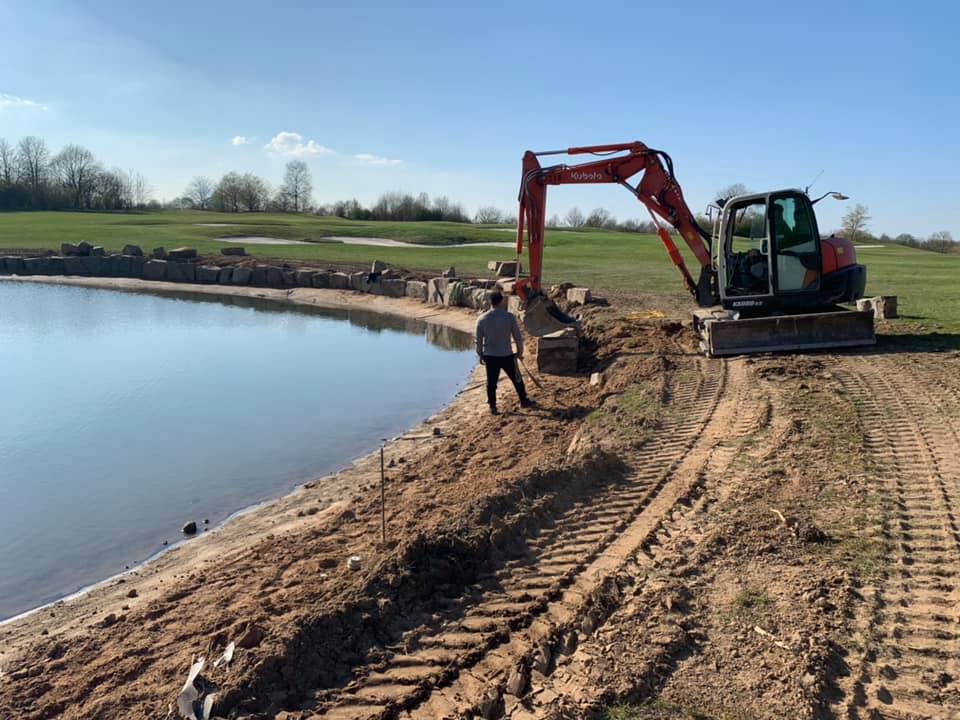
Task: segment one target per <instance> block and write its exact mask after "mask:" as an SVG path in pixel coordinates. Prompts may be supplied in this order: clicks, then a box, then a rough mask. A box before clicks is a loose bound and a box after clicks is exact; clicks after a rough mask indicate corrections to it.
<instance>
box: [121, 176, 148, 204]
mask: <svg viewBox="0 0 960 720" xmlns="http://www.w3.org/2000/svg"><path fill="white" fill-rule="evenodd" d="M127 177H128V178H130V192H131V195H132V196H133V206H134V207H137V208H145V207H146V206H147V203H148V202H150V199H151V197H152V196H153V187H152V186H151V185H150V183H148V182H147V179H146V178H145V177H144V176H143V175H141V174H140V173H138V172H134V171H133V170H131V171H130V172H128V173H127Z"/></svg>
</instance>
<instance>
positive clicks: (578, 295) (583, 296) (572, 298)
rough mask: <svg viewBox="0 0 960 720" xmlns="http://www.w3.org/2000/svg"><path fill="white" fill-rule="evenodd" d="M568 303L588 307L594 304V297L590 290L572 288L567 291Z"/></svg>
mask: <svg viewBox="0 0 960 720" xmlns="http://www.w3.org/2000/svg"><path fill="white" fill-rule="evenodd" d="M567 301H568V302H571V303H573V304H574V305H586V304H587V303H590V302H593V295H592V294H591V293H590V288H585V287H572V288H570V289H569V290H567Z"/></svg>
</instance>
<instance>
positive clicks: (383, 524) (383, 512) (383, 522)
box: [380, 438, 387, 545]
mask: <svg viewBox="0 0 960 720" xmlns="http://www.w3.org/2000/svg"><path fill="white" fill-rule="evenodd" d="M386 442H387V441H386V439H385V438H382V439H381V445H380V540H381V542H382V543H383V544H384V545H386V544H387V491H386V485H387V478H386V470H385V469H384V466H383V449H384V447H386Z"/></svg>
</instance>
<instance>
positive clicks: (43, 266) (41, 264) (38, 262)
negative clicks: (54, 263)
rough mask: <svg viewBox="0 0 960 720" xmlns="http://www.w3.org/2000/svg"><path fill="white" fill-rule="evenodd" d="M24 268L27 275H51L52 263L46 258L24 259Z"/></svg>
mask: <svg viewBox="0 0 960 720" xmlns="http://www.w3.org/2000/svg"><path fill="white" fill-rule="evenodd" d="M23 267H24V270H25V271H26V273H27V275H49V274H50V262H49V261H48V260H47V258H45V257H39V258H24V260H23Z"/></svg>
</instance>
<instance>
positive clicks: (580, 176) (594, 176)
mask: <svg viewBox="0 0 960 720" xmlns="http://www.w3.org/2000/svg"><path fill="white" fill-rule="evenodd" d="M570 178H571V179H573V180H603V173H602V172H600V171H599V170H595V171H593V172H575V173H570Z"/></svg>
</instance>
